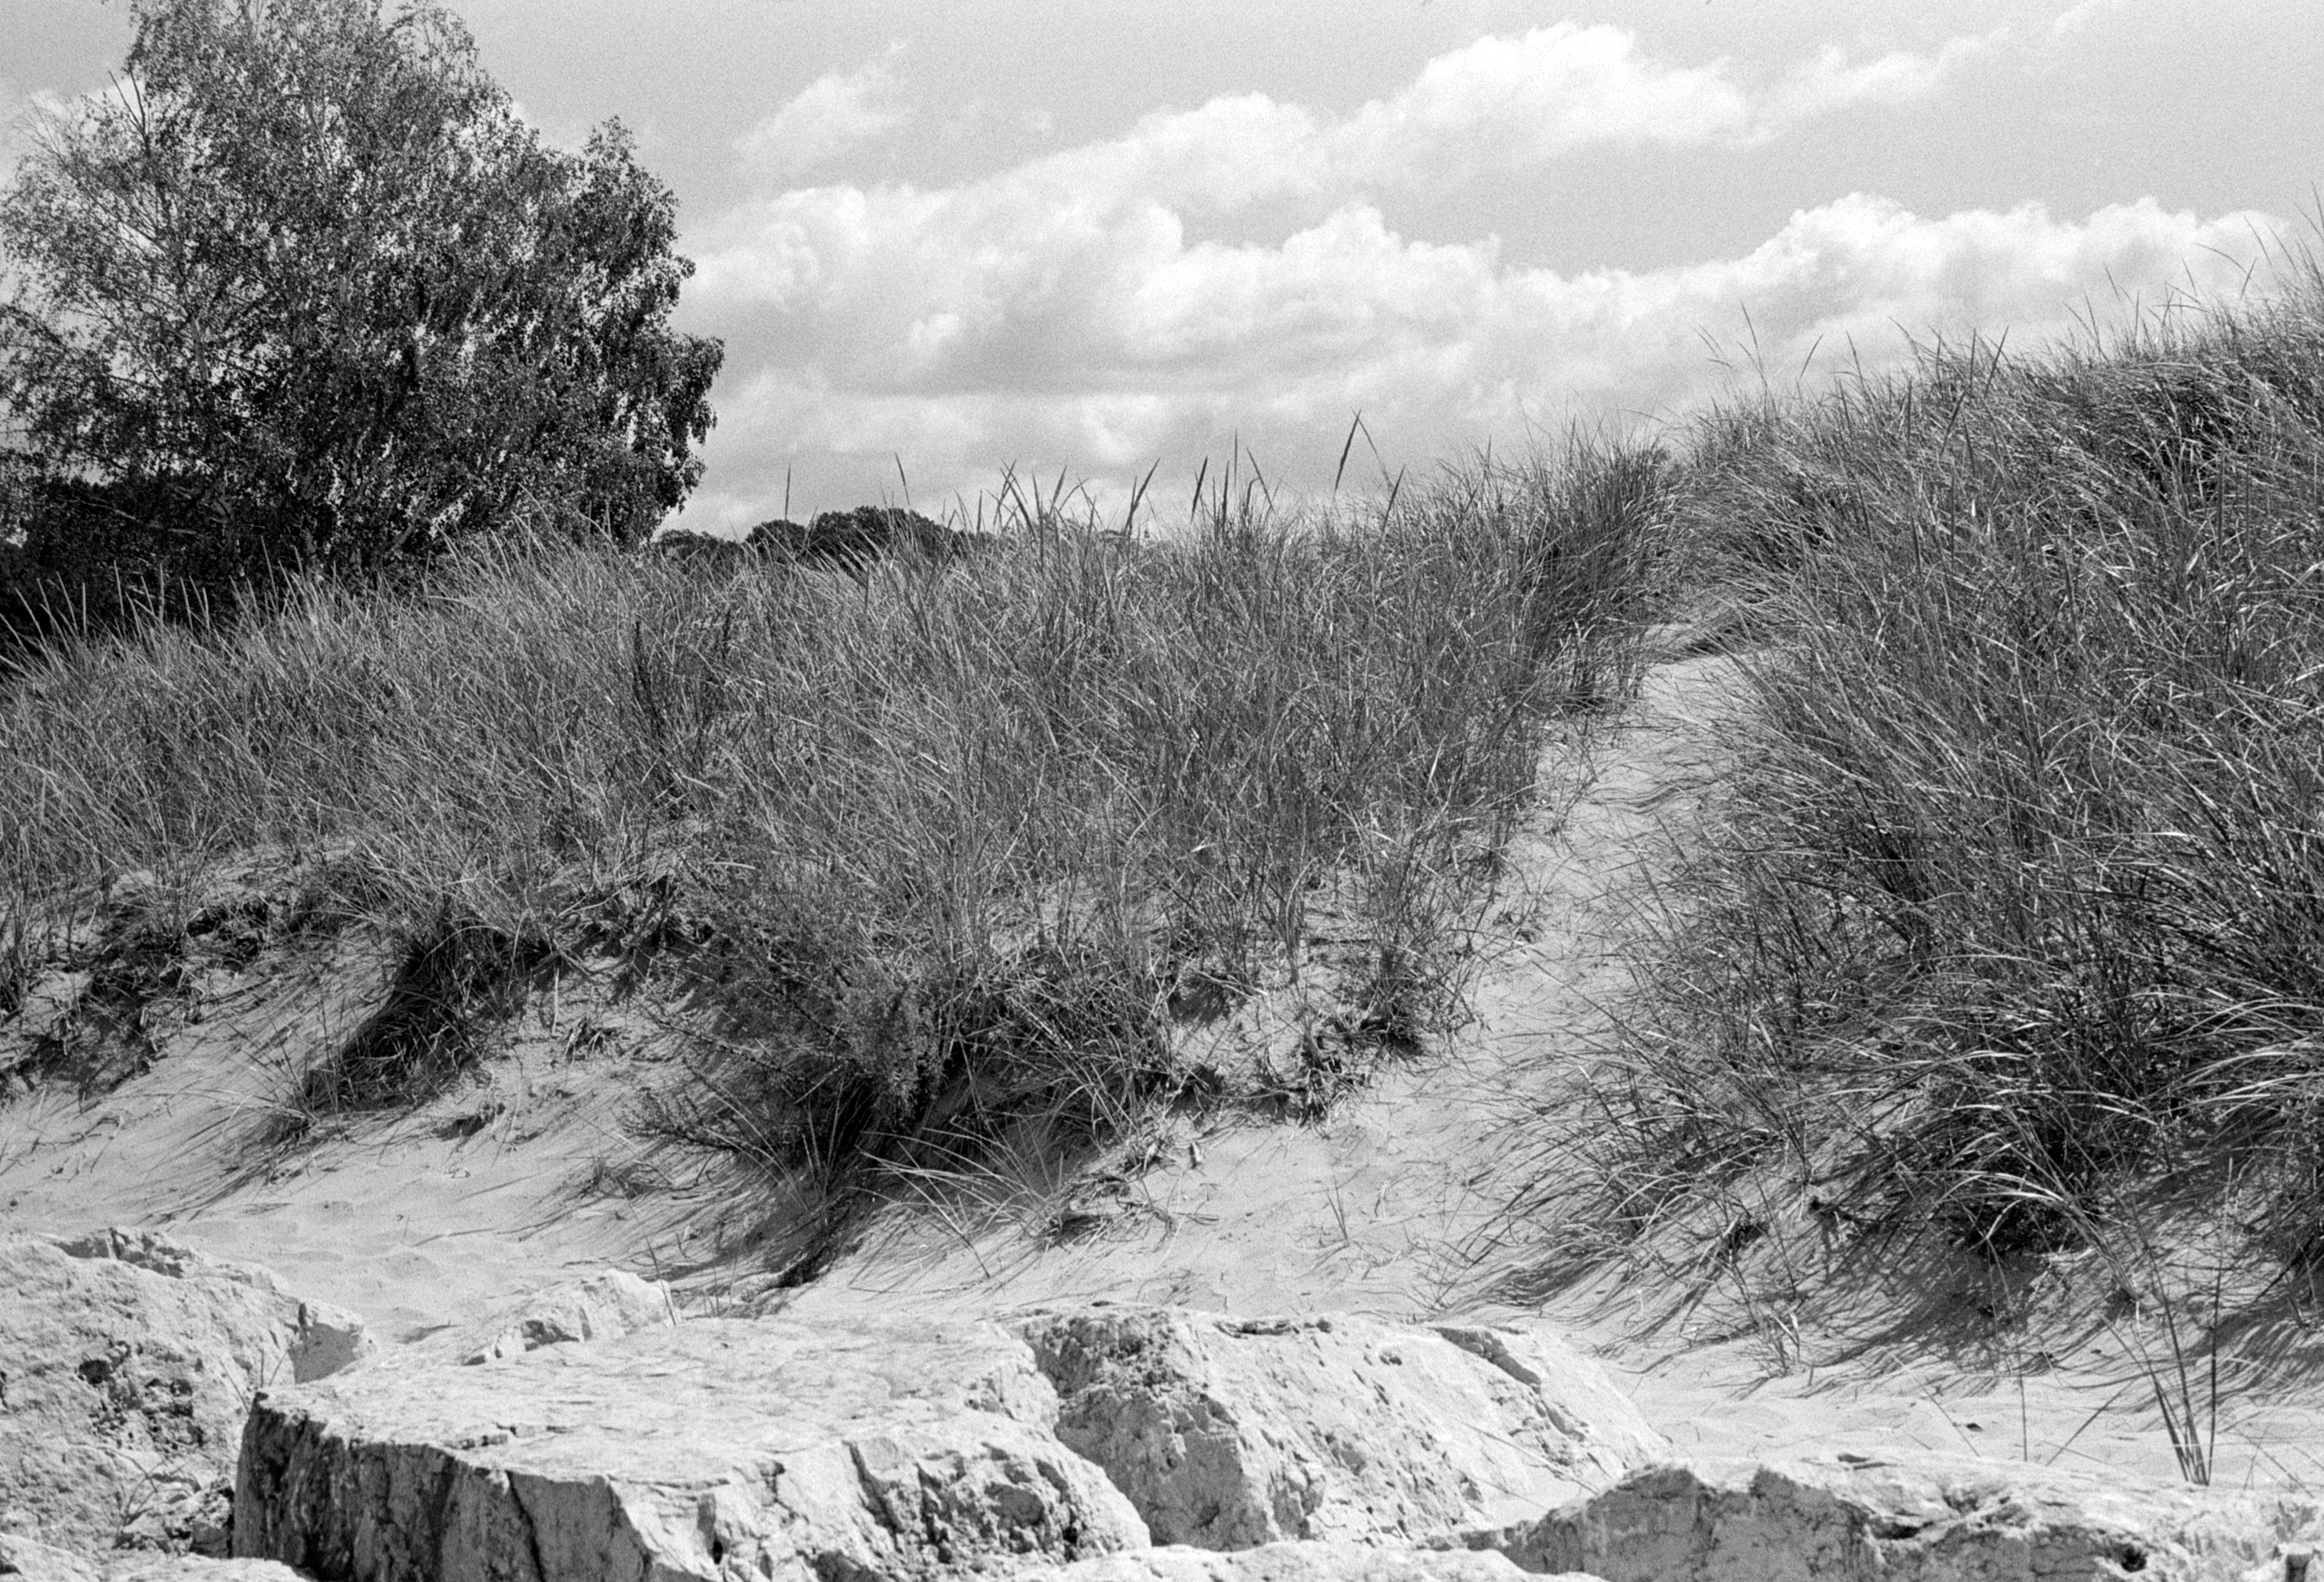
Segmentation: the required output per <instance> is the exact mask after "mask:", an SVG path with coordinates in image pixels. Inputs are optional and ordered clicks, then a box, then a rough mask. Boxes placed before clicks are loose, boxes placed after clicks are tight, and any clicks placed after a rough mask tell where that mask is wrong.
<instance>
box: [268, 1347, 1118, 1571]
mask: <svg viewBox="0 0 2324 1582" xmlns="http://www.w3.org/2000/svg"><path fill="white" fill-rule="evenodd" d="M1056 1406H1057V1403H1056V1393H1054V1392H1053V1391H1052V1390H1051V1388H1050V1387H1049V1384H1048V1383H1047V1380H1046V1379H1044V1378H1043V1377H1042V1376H1041V1375H1040V1374H1039V1373H1038V1372H1037V1370H1036V1369H1035V1367H1034V1366H1033V1363H1032V1359H1031V1357H1030V1356H1029V1355H1028V1353H1027V1351H1026V1348H1025V1347H1023V1346H1022V1345H1020V1344H1019V1343H1018V1342H1017V1341H1016V1340H1015V1339H1013V1338H1011V1337H1010V1336H1009V1335H1008V1334H1007V1333H1005V1332H1004V1331H1002V1330H1000V1329H996V1328H993V1327H991V1326H989V1325H918V1324H911V1323H907V1322H896V1323H890V1324H865V1325H862V1326H857V1327H853V1328H851V1329H845V1330H837V1329H817V1328H811V1327H809V1326H806V1325H802V1324H798V1323H794V1322H789V1321H787V1320H761V1321H756V1322H752V1321H744V1320H696V1321H693V1322H689V1323H686V1324H681V1325H678V1326H677V1327H675V1328H666V1329H648V1330H643V1331H640V1332H638V1333H635V1334H631V1335H625V1336H622V1337H620V1338H616V1339H613V1340H606V1341H597V1342H593V1343H590V1344H587V1345H577V1346H549V1347H541V1348H539V1349H537V1350H533V1351H529V1352H525V1353H522V1354H521V1355H518V1356H513V1357H503V1358H501V1359H499V1360H497V1361H493V1362H490V1363H487V1364H484V1365H483V1366H475V1367H460V1366H441V1367H435V1368H410V1369H364V1370H358V1371H356V1372H355V1373H352V1374H349V1375H346V1376H345V1377H344V1378H342V1379H336V1380H332V1381H329V1382H327V1383H325V1384H319V1385H316V1386H312V1387H308V1388H299V1389H291V1390H283V1391H269V1392H267V1393H265V1394H263V1396H262V1397H261V1398H260V1400H259V1401H258V1403H257V1404H256V1405H255V1406H254V1408H253V1411H252V1414H251V1419H250V1427H249V1430H248V1433H247V1436H246V1438H245V1439H244V1449H243V1457H242V1465H241V1476H240V1480H239V1483H238V1485H237V1486H236V1490H235V1524H234V1540H235V1552H236V1553H237V1554H242V1555H252V1556H262V1557H264V1558H268V1559H278V1560H281V1561H283V1562H285V1563H287V1564H290V1565H291V1566H294V1567H296V1568H299V1569H300V1570H302V1571H306V1572H309V1573H310V1574H312V1575H315V1576H318V1577H328V1578H362V1579H364V1582H370V1579H372V1578H380V1579H389V1578H392V1579H397V1582H401V1579H404V1578H420V1577H495V1578H501V1577H506V1578H525V1579H530V1578H556V1579H557V1582H589V1579H592V1578H597V1577H607V1578H613V1577H618V1578H622V1582H633V1579H637V1578H644V1577H662V1578H676V1577H705V1578H707V1577H738V1578H739V1577H753V1578H756V1577H791V1578H798V1579H800V1582H808V1579H810V1578H815V1577H897V1578H915V1577H934V1576H936V1575H938V1574H940V1573H949V1572H952V1571H954V1570H960V1569H967V1568H976V1567H978V1566H992V1565H999V1564H1002V1563H1005V1562H1040V1561H1069V1560H1074V1559H1081V1558H1083V1557H1084V1556H1087V1555H1091V1554H1095V1553H1100V1552H1103V1551H1106V1550H1115V1549H1125V1548H1137V1547H1142V1546H1144V1545H1145V1544H1146V1543H1147V1542H1148V1536H1147V1533H1146V1530H1145V1526H1144V1524H1143V1523H1142V1522H1139V1519H1138V1515H1137V1513H1136V1512H1135V1511H1134V1510H1132V1509H1131V1508H1130V1504H1129V1502H1128V1501H1127V1500H1125V1499H1124V1498H1123V1497H1122V1496H1121V1495H1120V1492H1119V1491H1117V1490H1116V1489H1115V1488H1114V1487H1113V1486H1112V1485H1111V1484H1109V1483H1108V1482H1107V1481H1106V1479H1105V1476H1104V1475H1103V1474H1102V1472H1100V1471H1099V1470H1098V1469H1097V1468H1096V1467H1092V1466H1090V1465H1089V1464H1088V1463H1087V1462H1085V1461H1084V1460H1082V1459H1081V1458H1079V1457H1077V1456H1075V1455H1074V1454H1073V1453H1072V1452H1071V1451H1069V1450H1067V1449H1065V1448H1064V1447H1063V1446H1061V1445H1059V1444H1058V1443H1057V1441H1056V1439H1055V1438H1054V1437H1052V1435H1051V1433H1050V1431H1049V1424H1050V1422H1051V1421H1053V1420H1054V1418H1055V1416H1056Z"/></svg>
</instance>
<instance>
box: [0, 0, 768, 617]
mask: <svg viewBox="0 0 2324 1582" xmlns="http://www.w3.org/2000/svg"><path fill="white" fill-rule="evenodd" d="M131 10H132V12H133V14H134V21H135V33H134V43H133V45H132V47H131V49H130V51H129V56H128V60H127V62H126V65H125V68H124V70H123V72H122V73H121V74H120V75H119V76H118V77H117V78H116V79H115V82H114V84H113V87H112V89H111V90H110V91H109V92H106V93H104V94H99V95H94V96H91V97H88V98H85V99H83V100H82V101H80V102H79V103H78V105H77V106H73V107H72V108H70V109H69V110H66V111H63V112H59V113H53V114H51V115H48V116H46V117H45V118H44V120H43V121H42V124H41V125H40V126H39V128H38V130H37V133H36V134H35V140H34V143H33V145H32V152H30V153H29V154H27V155H26V156H25V157H24V158H23V161H20V163H19V165H18V168H17V170H16V171H15V174H14V179H13V180H12V181H11V182H10V183H9V185H8V186H7V187H6V188H5V190H0V282H5V284H0V295H5V299H4V300H0V453H5V454H0V461H5V463H6V464H7V465H8V467H9V468H10V470H11V472H12V473H13V474H14V483H15V488H14V496H15V499H16V501H17V502H18V505H19V507H20V509H19V510H18V511H17V512H16V514H17V516H18V518H19V520H20V524H23V523H29V526H26V525H19V526H18V527H17V528H16V529H14V538H15V540H16V544H15V553H16V554H17V555H18V556H20V558H21V557H23V556H27V555H31V556H32V557H33V558H35V559H42V551H43V550H45V551H47V554H46V556H45V560H46V562H47V563H51V564H53V563H56V562H57V561H58V560H59V558H60V556H62V557H64V558H70V557H71V555H72V554H73V553H75V552H77V553H78V554H79V555H80V556H82V557H83V558H86V557H87V556H88V555H89V554H91V553H92V552H97V553H100V554H102V553H105V552H106V551H105V549H104V547H105V546H107V545H111V546H116V547H118V546H123V545H126V546H130V547H132V548H133V549H134V550H135V551H137V552H140V553H143V554H146V555H148V556H152V557H158V558H160V559H162V560H164V561H168V560H175V561H176V562H178V563H180V564H182V565H187V566H200V567H207V568H210V569H217V568H220V567H226V568H231V569H233V570H235V571H238V572H246V571H248V570H249V569H251V568H252V567H254V566H257V565H259V564H262V563H263V564H271V565H277V566H281V565H304V566H323V567H326V568H329V569H336V570H355V571H369V570H376V569H380V568H383V567H389V566H396V565H400V564H409V563H412V562H415V561H424V560H426V559H428V558H429V557H432V556H435V555H436V554H438V553H439V552H440V551H441V550H443V549H444V548H445V547H447V546H450V545H452V544H455V543H457V542H458V541H460V540H461V539H463V538H468V537H471V536H474V535H476V534H478V533H481V532H485V531H488V530H490V529H493V528H494V527H496V526H498V525H500V524H502V523H503V522H505V521H507V520H510V518H511V517H512V513H515V512H518V511H520V510H524V511H528V512H530V514H531V515H533V516H534V517H535V518H536V519H545V520H548V521H549V522H551V523H553V524H555V525H556V526H557V527H558V528H559V529H562V530H565V531H569V532H575V533H598V534H604V535H607V536H610V537H611V538H614V539H616V540H619V541H624V542H627V541H632V540H634V539H637V538H641V537H643V536H644V535H645V534H646V533H648V532H650V530H651V529H652V528H653V526H654V525H655V524H656V523H657V522H658V521H659V520H660V519H661V517H662V516H663V514H664V513H665V512H667V511H668V510H669V509H670V508H672V507H673V506H675V505H677V504H678V503H679V502H680V501H683V500H684V499H685V497H686V495H687V492H689V491H690V490H691V489H692V488H693V486H694V484H695V483H696V480H697V479H698V478H699V476H700V474H701V463H700V461H699V459H698V458H697V457H696V454H695V451H696V446H698V445H699V443H700V442H701V440H702V439H703V437H705V435H706V433H707V432H708V430H709V428H710V425H711V422H712V414H711V410H710V407H709V404H708V400H707V394H708V391H709V388H710V384H711V381H712V379H713V378H714V377H715V374H716V373H717V370H718V366H719V363H720V360H721V357H722V354H723V353H722V348H721V347H720V345H719V344H718V343H717V342H716V341H715V340H711V339H707V338H705V337H701V336H691V335H687V334H683V333H680V332H678V331H677V330H675V329H673V328H672V327H671V325H670V315H671V311H672V309H673V308H675V306H676V305H677V302H678V291H679V288H680V286H681V284H682V282H683V281H685V280H686V279H687V276H688V275H689V274H691V273H692V271H693V265H692V264H691V263H690V262H688V261H687V260H685V259H683V258H681V257H679V256H678V255H677V254H676V253H675V252H674V251H673V244H674V243H675V240H676V220H675V201H674V199H673V198H672V195H671V193H670V192H669V189H668V188H667V187H666V186H664V185H663V184H662V183H661V182H660V181H659V179H656V178H655V177H654V176H652V175H651V174H650V173H649V172H648V171H646V170H644V169H643V168H641V166H640V165H639V163H638V162H637V159H636V157H635V151H634V148H633V145H632V141H631V139H630V137H629V135H628V133H626V132H625V131H624V130H623V129H622V126H621V124H619V123H618V122H609V123H607V124H605V125H604V126H602V127H600V128H599V129H598V130H597V131H595V133H592V134H591V135H590V137H589V139H588V142H587V143H586V147H585V148H583V149H582V151H581V152H578V153H574V152H567V151H564V150H561V149H558V148H557V147H555V146H553V145H551V144H549V143H547V142H545V141H544V140H543V138H542V137H541V136H540V134H539V133H538V132H537V131H535V130H534V129H533V128H532V127H531V126H530V125H529V124H526V122H525V121H524V119H523V117H522V116H521V115H520V114H519V112H518V110H517V108H516V106H515V105H514V104H513V103H512V100H511V99H510V97H509V96H508V95H507V93H506V92H504V91H503V89H502V88H501V87H499V86H498V85H497V84H496V83H495V82H494V81H493V79H492V78H491V77H490V76H489V75H488V74H487V73H486V72H485V71H484V69H483V67H482V66H481V65H480V63H479V62H478V60H477V56H476V50H475V42H474V41H473V40H472V39H471V38H470V36H469V34H468V32H467V30H466V27H464V26H463V25H462V23H460V21H459V20H458V19H457V17H456V16H454V15H453V14H451V13H450V12H449V11H447V9H445V8H444V7H443V6H441V5H437V4H433V3H432V0H405V3H401V4H398V5H393V6H392V7H391V6H390V5H388V4H387V3H386V0H132V3H131ZM25 501H32V505H31V506H29V507H26V506H25V504H24V502H25ZM0 505H5V501H0ZM8 534H9V529H7V526H6V524H5V522H0V549H5V539H6V538H7V537H8ZM28 535H29V541H28ZM67 539H70V540H72V542H70V543H67V542H66V541H65V540H67ZM133 557H134V556H133Z"/></svg>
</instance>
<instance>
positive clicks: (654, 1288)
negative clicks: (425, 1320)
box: [397, 1269, 678, 1367]
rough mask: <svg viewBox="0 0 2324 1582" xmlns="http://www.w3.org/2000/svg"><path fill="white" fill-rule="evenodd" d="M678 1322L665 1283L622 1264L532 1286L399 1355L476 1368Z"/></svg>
mask: <svg viewBox="0 0 2324 1582" xmlns="http://www.w3.org/2000/svg"><path fill="white" fill-rule="evenodd" d="M677 1322H678V1306H677V1303H676V1302H675V1301H673V1300H672V1298H671V1296H670V1293H669V1286H667V1285H665V1284H663V1283H661V1282H660V1281H659V1280H642V1279H640V1278H639V1277H638V1276H637V1275H635V1274H631V1273H630V1272H629V1271H628V1270H626V1269H605V1270H602V1271H600V1272H599V1273H597V1274H590V1275H586V1276H584V1277H583V1278H581V1279H578V1280H567V1281H565V1282H562V1283H559V1284H556V1285H552V1286H549V1288H548V1289H547V1290H545V1291H536V1292H533V1293H532V1294H531V1295H530V1296H528V1297H525V1298H523V1299H522V1300H521V1301H515V1302H512V1303H510V1304H509V1305H508V1306H506V1307H503V1308H502V1309H501V1310H500V1311H497V1312H495V1313H493V1315H492V1316H491V1317H490V1318H488V1319H485V1320H483V1321H481V1322H479V1323H475V1324H471V1325H468V1326H466V1327H465V1328H463V1329H457V1330H455V1331H453V1332H452V1333H451V1334H449V1335H440V1336H430V1337H429V1338H427V1339H426V1340H424V1341H421V1342H420V1343H418V1344H417V1345H414V1346H410V1347H404V1348H403V1351H404V1353H405V1354H407V1355H402V1356H399V1357H398V1358H397V1360H398V1361H399V1362H401V1363H403V1364H406V1365H409V1364H410V1363H415V1362H430V1363H433V1362H441V1361H446V1360H449V1361H453V1362H457V1363H460V1364H462V1365H464V1366H469V1367H474V1366H478V1365H480V1364H483V1363H487V1362H497V1361H500V1360H501V1359H502V1358H503V1357H521V1356H522V1355H523V1354H524V1353H526V1352H528V1351H538V1350H539V1348H540V1347H544V1346H566V1345H570V1344H573V1343H574V1342H576V1341H582V1340H611V1339H613V1338H614V1337H615V1336H617V1335H628V1334H632V1333H634V1332H635V1331H637V1330H640V1329H658V1328H659V1329H666V1328H668V1327H669V1325H672V1324H675V1323H677Z"/></svg>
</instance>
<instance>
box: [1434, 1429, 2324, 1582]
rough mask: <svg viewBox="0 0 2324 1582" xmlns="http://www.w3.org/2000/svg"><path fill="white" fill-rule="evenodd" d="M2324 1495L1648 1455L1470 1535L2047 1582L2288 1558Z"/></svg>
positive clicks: (1550, 1556) (1662, 1572)
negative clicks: (1537, 1516)
mask: <svg viewBox="0 0 2324 1582" xmlns="http://www.w3.org/2000/svg"><path fill="white" fill-rule="evenodd" d="M2319 1528H2324V1504H2319V1502H2318V1501H2317V1500H2316V1499H2313V1498H2310V1497H2309V1496H2305V1495H2250V1494H2233V1493H2227V1492H2218V1493H2214V1492H2213V1491H2210V1490H2208V1489H2194V1488H2175V1487H2158V1486H2154V1485H2144V1484H2141V1483H2138V1482H2136V1481H2135V1480H2131V1479H2126V1478H2122V1477H2113V1476H2108V1477H2092V1476H2082V1475H2078V1474H2072V1473H2064V1472H2060V1471H2057V1470H2055V1469H2052V1468H2050V1467H2039V1466H2035V1465H2033V1464H2030V1463H2022V1462H1999V1461H1956V1460H1951V1459H1949V1458H1933V1457H1915V1458H1912V1459H1910V1460H1900V1461H1895V1462H1888V1461H1874V1460H1868V1459H1866V1458H1840V1459H1834V1460H1831V1461H1816V1462H1799V1463H1785V1464H1782V1465H1767V1466H1761V1465H1754V1464H1749V1463H1701V1464H1684V1465H1673V1466H1665V1467H1653V1468H1650V1469H1648V1470H1646V1471H1642V1472H1638V1473H1635V1474H1633V1475H1632V1476H1629V1477H1628V1478H1625V1479H1624V1480H1623V1481H1622V1482H1621V1483H1620V1484H1618V1485H1616V1486H1615V1487H1613V1488H1611V1489H1609V1490H1607V1491H1606V1492H1605V1493H1603V1494H1600V1495H1595V1496H1592V1497H1591V1498H1589V1499H1586V1500H1581V1501H1576V1502H1574V1503H1572V1504H1567V1505H1565V1506H1563V1507H1562V1508H1560V1509H1559V1510H1556V1511H1554V1512H1552V1513H1549V1514H1548V1515H1547V1516H1545V1517H1544V1518H1542V1519H1541V1520H1539V1521H1537V1522H1531V1523H1526V1524H1524V1525H1521V1526H1518V1527H1516V1528H1511V1529H1508V1530H1505V1531H1498V1532H1479V1533H1472V1534H1471V1535H1469V1538H1468V1540H1467V1541H1469V1542H1470V1543H1471V1544H1473V1545H1475V1546H1476V1547H1478V1548H1480V1549H1489V1550H1499V1551H1500V1552H1502V1553H1504V1554H1506V1555H1508V1557H1509V1558H1510V1559H1513V1560H1515V1561H1516V1562H1517V1565H1518V1566H1520V1567H1522V1568H1525V1569H1526V1570H1528V1571H1551V1572H1554V1571H1559V1570H1586V1571H1589V1572H1591V1573H1594V1574H1597V1575H1600V1576H1602V1577H1606V1578H1608V1582H1792V1579H1794V1578H1796V1577H1818V1578H1830V1579H1831V1582H1858V1579H1861V1582H1874V1579H1875V1578H1877V1579H1878V1582H2035V1579H2036V1578H2039V1579H2041V1582H2053V1579H2056V1578H2063V1577H2078V1578H2079V1577H2089V1578H2099V1577H2129V1576H2136V1577H2145V1578H2153V1579H2154V1582H2198V1579H2200V1582H2229V1579H2231V1578H2246V1577H2258V1576H2265V1577H2271V1578H2273V1577H2281V1576H2283V1575H2284V1574H2285V1570H2284V1567H2283V1564H2282V1560H2281V1559H2278V1558H2277V1557H2278V1556H2279V1554H2280V1552H2281V1551H2282V1549H2283V1548H2284V1547H2286V1546H2287V1545H2289V1544H2291V1543H2293V1542H2294V1541H2308V1542H2311V1543H2312V1542H2313V1541H2314V1540H2315V1537H2316V1534H2317V1533H2318V1531H2319Z"/></svg>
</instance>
